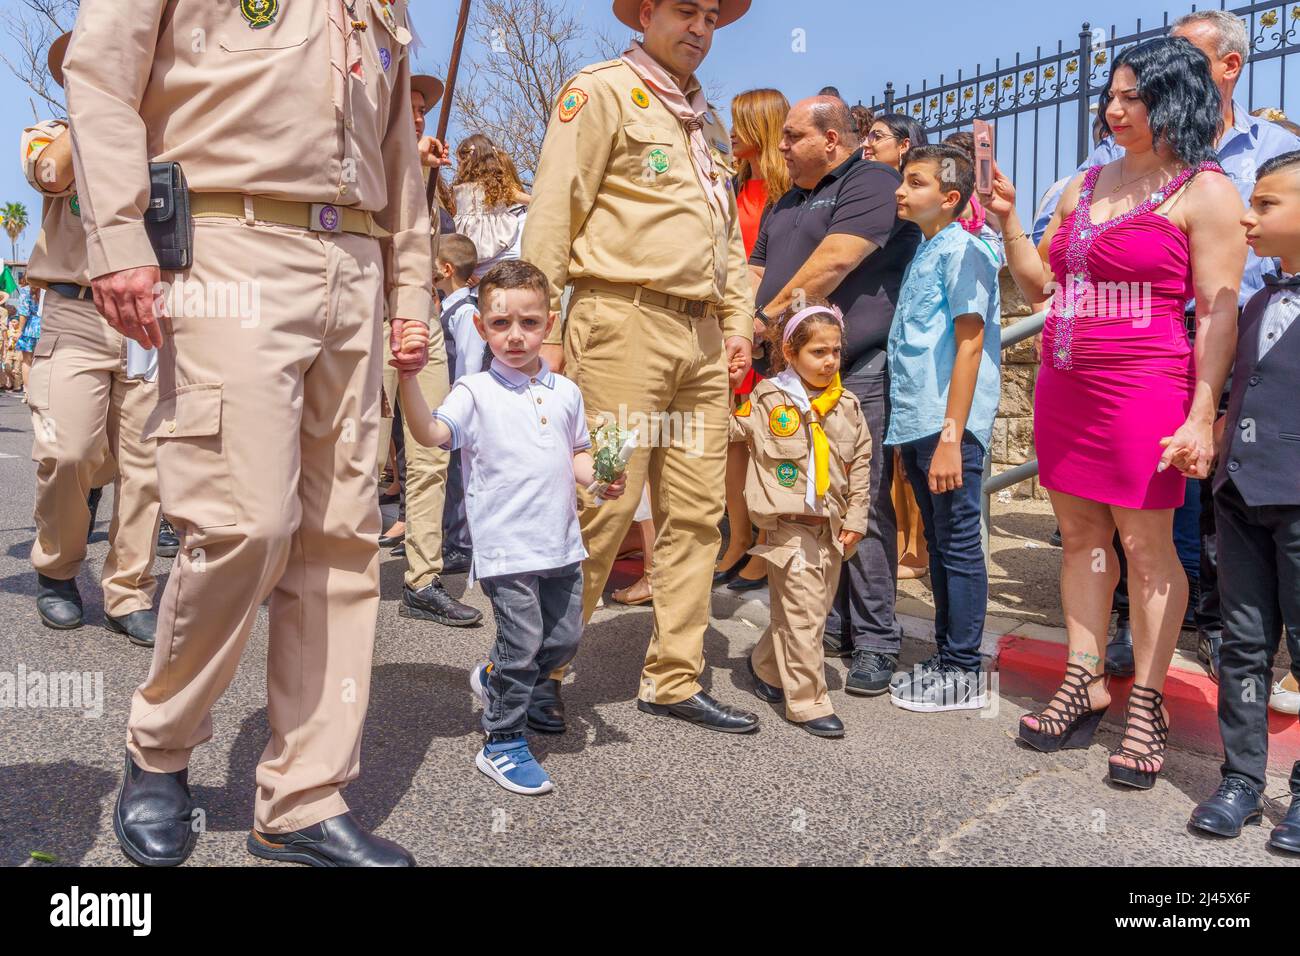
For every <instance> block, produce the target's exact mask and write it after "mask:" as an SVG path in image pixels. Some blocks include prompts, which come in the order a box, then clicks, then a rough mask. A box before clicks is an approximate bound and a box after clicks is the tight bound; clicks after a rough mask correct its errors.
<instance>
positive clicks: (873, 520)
mask: <svg viewBox="0 0 1300 956" xmlns="http://www.w3.org/2000/svg"><path fill="white" fill-rule="evenodd" d="M882 355H883V353H882ZM875 365H876V363H874V362H869V363H866V367H865V368H864V369H861V370H859V371H850V372H849V373H848V374H846V375H845V376H843V378H842V379H841V382H842V384H843V386H844V389H845V390H846V391H849V392H852V393H853V394H854V395H856V396H857V398H858V402H859V403H860V404H861V405H862V414H863V415H864V416H865V417H866V420H867V430H868V431H869V432H870V433H871V491H870V497H869V501H868V507H867V534H866V537H864V538H863V539H862V541H861V542H860V543H859V544H858V547H857V550H856V551H855V552H854V553H853V556H852V557H851V558H849V559H848V560H847V561H845V562H844V564H843V566H842V567H841V568H840V585H839V588H838V590H837V591H836V592H835V600H834V602H833V603H832V604H831V611H830V614H828V615H827V616H826V634H827V635H828V636H829V637H830V638H832V639H834V638H839V640H840V641H841V642H842V644H848V643H852V645H853V647H854V649H855V650H868V651H876V652H877V653H880V654H894V655H897V654H898V651H899V648H900V646H901V643H902V632H901V631H900V630H899V627H898V622H897V621H896V620H895V619H894V599H895V592H896V590H897V587H898V519H897V517H896V516H895V515H894V502H893V499H892V498H890V496H889V490H890V486H891V485H892V484H893V483H894V450H893V449H892V448H886V447H885V431H886V429H887V426H888V423H889V376H888V374H887V373H886V372H885V370H884V369H883V368H880V369H877V368H875Z"/></svg>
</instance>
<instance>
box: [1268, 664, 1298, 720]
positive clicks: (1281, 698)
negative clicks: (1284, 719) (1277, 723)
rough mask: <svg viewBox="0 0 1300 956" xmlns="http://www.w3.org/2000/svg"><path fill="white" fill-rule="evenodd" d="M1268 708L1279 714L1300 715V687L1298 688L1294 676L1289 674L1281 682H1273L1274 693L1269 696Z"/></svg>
mask: <svg viewBox="0 0 1300 956" xmlns="http://www.w3.org/2000/svg"><path fill="white" fill-rule="evenodd" d="M1268 706H1269V709H1270V710H1276V711H1277V712H1278V713H1279V714H1300V687H1297V686H1296V679H1295V675H1294V674H1287V675H1286V676H1285V677H1283V678H1282V679H1281V680H1279V681H1274V682H1273V693H1272V694H1270V695H1269V698H1268Z"/></svg>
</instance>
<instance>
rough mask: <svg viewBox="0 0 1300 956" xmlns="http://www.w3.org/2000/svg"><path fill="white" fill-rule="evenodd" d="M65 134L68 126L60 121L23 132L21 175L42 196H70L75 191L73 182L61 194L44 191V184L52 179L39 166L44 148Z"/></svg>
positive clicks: (45, 122) (44, 123)
mask: <svg viewBox="0 0 1300 956" xmlns="http://www.w3.org/2000/svg"><path fill="white" fill-rule="evenodd" d="M67 133H68V124H67V123H64V122H63V121H62V120H45V121H44V122H41V123H37V124H36V125H35V126H29V127H27V128H26V129H25V130H23V136H22V146H21V150H22V155H21V159H22V166H23V175H24V176H26V177H27V182H28V183H29V184H30V185H31V187H32V188H33V189H35V190H36V191H37V192H38V193H40V194H41V195H42V196H71V195H72V194H73V192H75V191H76V185H75V183H76V181H75V180H74V181H73V183H72V184H70V185H69V186H68V188H67V189H65V190H63V191H62V192H52V191H51V190H49V189H46V188H45V184H46V183H48V182H50V181H52V179H53V178H54V177H52V176H51V175H49V171H48V170H42V168H41V165H40V158H41V153H43V152H44V151H45V147H46V146H49V145H50V144H51V143H53V142H54V141H55V140H57V139H58V138H59V137H60V136H65V135H67Z"/></svg>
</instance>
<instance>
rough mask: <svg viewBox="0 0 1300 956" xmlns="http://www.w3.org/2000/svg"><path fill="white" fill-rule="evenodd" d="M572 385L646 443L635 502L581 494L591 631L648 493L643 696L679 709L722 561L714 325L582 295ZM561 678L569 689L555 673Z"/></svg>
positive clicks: (696, 672) (595, 410)
mask: <svg viewBox="0 0 1300 956" xmlns="http://www.w3.org/2000/svg"><path fill="white" fill-rule="evenodd" d="M564 362H565V374H566V375H568V376H569V377H570V378H572V379H573V380H574V381H576V382H577V384H578V387H579V388H580V389H581V391H582V397H583V401H584V402H585V404H586V408H587V419H588V422H589V423H591V424H593V425H594V424H596V423H597V418H598V416H600V415H601V414H604V415H605V416H607V420H612V421H618V422H620V424H622V425H623V427H625V428H628V429H632V428H635V429H637V431H638V432H639V437H638V442H637V449H636V452H635V453H634V454H633V455H632V458H631V460H630V461H629V462H628V466H627V490H626V492H625V493H624V494H623V496H622V497H621V498H619V499H617V500H616V501H606V502H605V503H604V504H602V505H601V506H600V507H593V506H592V505H591V504H590V499H589V498H588V496H587V493H586V491H585V490H584V491H582V492H580V498H581V504H582V507H581V510H580V512H579V516H578V518H579V521H580V523H581V525H582V539H583V543H584V544H585V545H586V547H587V552H588V554H589V555H590V557H588V558H587V560H586V561H585V562H584V564H583V589H584V590H583V602H582V614H583V621H584V622H585V621H587V620H589V619H590V618H591V615H592V612H593V611H594V610H595V609H596V602H597V601H598V600H599V599H600V595H601V592H602V591H603V590H604V587H605V582H606V580H607V579H608V577H609V571H610V568H611V567H612V566H613V564H614V559H615V557H616V556H617V553H618V549H619V545H620V544H621V543H622V541H623V538H624V537H625V536H626V535H627V530H628V528H629V527H630V526H631V524H632V519H633V517H634V515H635V514H636V509H637V505H638V504H639V503H640V500H641V489H642V487H643V486H644V484H645V482H646V480H647V478H648V479H649V482H650V510H651V512H652V514H653V516H654V526H655V544H654V570H653V572H652V574H651V586H652V587H653V588H654V592H655V594H657V595H660V599H658V600H656V601H655V603H654V631H653V634H652V635H651V638H650V647H649V649H648V650H647V651H646V657H645V667H644V669H643V671H642V674H641V686H640V690H639V693H638V696H639V697H640V698H641V699H642V700H646V701H650V702H655V703H660V704H675V703H678V702H680V701H683V700H686V699H687V698H688V697H692V696H694V695H695V694H697V693H699V692H700V689H701V688H700V684H699V676H700V674H701V673H702V672H703V670H704V631H705V629H706V628H707V627H708V625H709V601H710V595H711V592H712V589H713V566H714V563H715V562H716V560H717V556H718V545H719V542H720V540H721V533H720V531H719V529H718V523H719V521H720V520H721V519H722V506H723V485H724V482H725V478H726V453H727V427H728V409H727V395H728V391H727V368H726V355H725V352H724V349H723V341H722V330H721V327H720V326H719V324H718V319H717V317H716V316H715V315H712V314H709V315H706V316H704V317H703V318H699V319H693V318H691V317H690V316H688V315H684V314H682V313H679V312H673V311H670V310H668V309H665V308H660V307H657V306H651V305H648V304H646V303H641V304H640V305H637V304H634V303H633V302H632V301H631V300H629V299H625V298H622V297H620V296H616V295H613V294H610V293H606V292H597V291H594V290H590V289H588V290H584V289H583V288H582V286H581V283H578V284H577V286H576V288H575V291H574V294H573V299H572V301H571V302H570V305H569V313H568V317H567V319H566V321H565V334H564ZM552 676H553V677H557V678H559V677H562V676H563V675H562V672H555V673H553V674H552Z"/></svg>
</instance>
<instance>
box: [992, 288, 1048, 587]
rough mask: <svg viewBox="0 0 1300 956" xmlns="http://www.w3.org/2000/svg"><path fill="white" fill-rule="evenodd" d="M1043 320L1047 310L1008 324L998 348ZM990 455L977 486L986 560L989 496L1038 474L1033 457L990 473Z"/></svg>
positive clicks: (1040, 325) (1033, 330)
mask: <svg viewBox="0 0 1300 956" xmlns="http://www.w3.org/2000/svg"><path fill="white" fill-rule="evenodd" d="M1046 320H1047V310H1046V309H1043V310H1041V311H1039V312H1035V313H1034V314H1033V315H1031V316H1029V317H1028V318H1024V319H1021V320H1020V321H1019V322H1016V323H1013V324H1012V325H1008V326H1007V327H1006V328H1005V329H1003V330H1002V351H1004V352H1005V351H1006V350H1007V349H1009V348H1012V347H1014V346H1016V345H1019V344H1020V343H1021V342H1023V341H1024V340H1025V339H1028V338H1033V337H1034V336H1035V335H1037V334H1038V333H1039V332H1041V331H1043V323H1044V322H1045V321H1046ZM992 470H993V467H992V455H985V456H984V480H983V483H982V485H981V487H980V541H981V542H982V543H983V545H984V561H985V563H987V562H988V559H989V527H990V525H989V522H990V520H991V518H990V515H991V512H992V510H993V495H995V494H997V493H998V492H999V491H1002V490H1003V489H1005V488H1010V487H1011V486H1012V485H1018V484H1020V482H1022V481H1027V480H1029V479H1030V478H1033V477H1034V476H1035V475H1037V474H1038V459H1037V458H1033V459H1030V460H1029V461H1027V462H1024V463H1023V464H1019V465H1015V466H1014V467H1011V468H1008V469H1007V470H1006V471H1004V472H1002V473H1001V474H1000V475H992V474H991V472H992Z"/></svg>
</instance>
